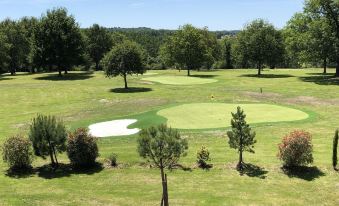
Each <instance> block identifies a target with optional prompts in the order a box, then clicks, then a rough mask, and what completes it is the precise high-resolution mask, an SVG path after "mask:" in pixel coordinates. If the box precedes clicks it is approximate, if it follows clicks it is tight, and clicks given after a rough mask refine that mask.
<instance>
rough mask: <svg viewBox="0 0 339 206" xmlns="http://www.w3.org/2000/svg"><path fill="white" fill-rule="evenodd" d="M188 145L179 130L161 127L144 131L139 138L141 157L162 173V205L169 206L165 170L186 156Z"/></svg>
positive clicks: (165, 126)
mask: <svg viewBox="0 0 339 206" xmlns="http://www.w3.org/2000/svg"><path fill="white" fill-rule="evenodd" d="M187 149H188V144H187V141H186V140H185V139H182V138H181V137H180V133H179V132H178V130H175V129H172V128H169V127H167V125H163V124H162V125H159V126H157V127H150V128H148V129H143V130H142V131H141V132H140V134H139V138H138V152H139V155H140V156H141V157H143V158H145V159H147V161H149V162H151V163H152V165H154V166H155V167H157V168H159V169H160V171H161V180H162V188H163V196H162V200H161V205H165V206H168V192H167V177H166V174H165V173H164V169H165V168H172V167H174V166H175V165H176V164H177V162H178V161H179V159H180V157H181V156H184V155H186V150H187Z"/></svg>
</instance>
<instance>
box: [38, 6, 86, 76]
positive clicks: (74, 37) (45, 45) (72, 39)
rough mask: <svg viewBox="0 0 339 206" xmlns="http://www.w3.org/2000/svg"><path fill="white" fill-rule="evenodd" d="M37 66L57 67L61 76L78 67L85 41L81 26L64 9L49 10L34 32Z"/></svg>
mask: <svg viewBox="0 0 339 206" xmlns="http://www.w3.org/2000/svg"><path fill="white" fill-rule="evenodd" d="M34 45H35V57H34V61H35V64H36V65H38V66H39V67H46V66H47V67H49V68H53V67H56V68H57V70H58V71H59V75H60V76H61V71H62V70H64V71H65V74H67V71H68V69H69V68H70V67H72V66H74V65H77V64H78V63H79V62H80V60H81V58H82V52H83V39H82V35H81V32H80V28H79V25H78V24H77V23H76V22H75V19H74V17H73V16H69V15H68V14H67V10H66V9H64V8H58V9H53V10H48V11H47V14H46V15H43V16H42V17H41V19H40V23H39V25H38V26H37V28H36V29H35V32H34Z"/></svg>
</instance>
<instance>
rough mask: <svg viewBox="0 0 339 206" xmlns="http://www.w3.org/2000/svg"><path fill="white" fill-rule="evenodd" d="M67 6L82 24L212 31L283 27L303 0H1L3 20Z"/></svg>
mask: <svg viewBox="0 0 339 206" xmlns="http://www.w3.org/2000/svg"><path fill="white" fill-rule="evenodd" d="M54 7H66V8H67V9H68V11H69V13H70V14H72V15H74V16H75V18H76V19H77V21H78V22H79V24H80V26H81V27H88V26H90V25H92V24H93V23H99V24H100V25H103V26H106V27H142V26H145V27H151V28H156V29H158V28H165V29H176V28H178V26H180V25H183V24H185V23H191V24H193V25H195V26H198V27H203V26H207V27H209V29H210V30H233V29H241V28H242V27H243V26H244V24H245V23H247V22H249V21H251V20H253V19H256V18H264V19H265V20H268V21H270V22H271V23H273V24H274V25H275V26H276V27H277V28H282V27H283V26H284V25H285V23H286V22H287V21H288V20H289V19H290V18H291V16H292V15H293V14H294V13H295V12H299V11H302V8H303V0H0V20H2V19H4V18H6V17H10V18H13V19H18V18H20V17H22V16H36V17H39V16H40V15H41V13H44V12H45V11H46V10H47V9H51V8H54Z"/></svg>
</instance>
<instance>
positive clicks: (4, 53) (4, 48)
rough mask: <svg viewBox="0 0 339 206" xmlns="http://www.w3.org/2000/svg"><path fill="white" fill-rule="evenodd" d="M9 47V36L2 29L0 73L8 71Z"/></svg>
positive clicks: (0, 35) (0, 32) (0, 37)
mask: <svg viewBox="0 0 339 206" xmlns="http://www.w3.org/2000/svg"><path fill="white" fill-rule="evenodd" d="M9 49H10V44H9V43H8V39H7V36H6V35H5V34H3V32H2V31H0V73H3V72H6V68H7V67H8V61H9V56H8V53H9Z"/></svg>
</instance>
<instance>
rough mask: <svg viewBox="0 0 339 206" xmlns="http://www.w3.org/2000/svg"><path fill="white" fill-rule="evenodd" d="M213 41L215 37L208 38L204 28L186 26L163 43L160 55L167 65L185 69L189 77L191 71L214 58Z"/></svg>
mask: <svg viewBox="0 0 339 206" xmlns="http://www.w3.org/2000/svg"><path fill="white" fill-rule="evenodd" d="M215 40H216V37H215V36H214V37H212V36H210V34H208V31H207V29H206V28H204V29H198V28H195V27H193V26H192V25H189V24H187V25H184V26H182V27H180V28H179V30H178V31H176V32H175V33H174V34H173V35H171V36H170V37H169V38H168V39H167V40H166V41H165V44H164V45H163V46H162V51H161V53H162V55H163V58H164V59H166V60H167V63H168V64H171V65H174V64H175V63H177V64H179V65H180V66H181V67H184V68H186V69H187V75H188V76H189V75H190V71H191V70H192V69H199V68H200V67H202V66H203V65H204V63H206V62H208V61H210V58H211V57H213V56H214V55H213V51H214V48H213V46H212V45H214V43H213V42H214V41H215ZM215 42H216V41H215Z"/></svg>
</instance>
